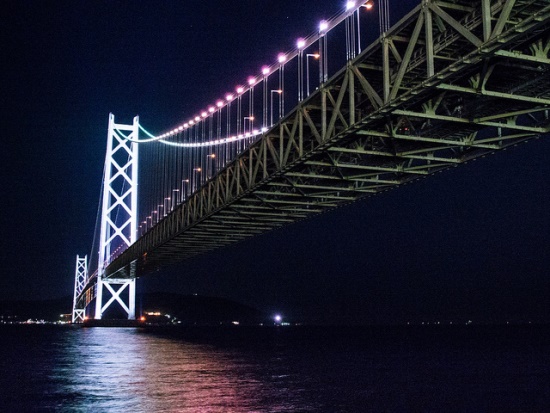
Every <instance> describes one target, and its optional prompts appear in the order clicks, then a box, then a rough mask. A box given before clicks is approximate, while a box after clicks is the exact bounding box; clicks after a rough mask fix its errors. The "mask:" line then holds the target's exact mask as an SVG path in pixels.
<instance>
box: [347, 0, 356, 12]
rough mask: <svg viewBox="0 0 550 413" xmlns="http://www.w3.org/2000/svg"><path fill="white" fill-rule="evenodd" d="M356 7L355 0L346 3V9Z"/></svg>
mask: <svg viewBox="0 0 550 413" xmlns="http://www.w3.org/2000/svg"><path fill="white" fill-rule="evenodd" d="M354 7H355V1H353V0H350V1H348V2H347V3H346V11H347V10H350V9H353V8H354Z"/></svg>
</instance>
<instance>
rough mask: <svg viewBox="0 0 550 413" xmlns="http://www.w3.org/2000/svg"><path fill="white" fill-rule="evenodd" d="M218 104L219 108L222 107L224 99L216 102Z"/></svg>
mask: <svg viewBox="0 0 550 413" xmlns="http://www.w3.org/2000/svg"><path fill="white" fill-rule="evenodd" d="M216 106H217V107H219V108H221V107H222V106H223V100H218V101H217V102H216Z"/></svg>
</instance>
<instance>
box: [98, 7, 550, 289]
mask: <svg viewBox="0 0 550 413" xmlns="http://www.w3.org/2000/svg"><path fill="white" fill-rule="evenodd" d="M549 31H550V4H549V3H548V1H547V0H507V1H505V2H504V1H500V0H481V1H479V0H454V1H452V2H451V1H448V2H445V1H439V0H424V1H422V3H421V4H420V5H418V6H417V7H416V8H415V9H414V10H412V11H411V12H410V13H409V14H407V15H406V16H405V17H404V18H403V19H402V20H401V21H400V22H398V23H397V24H396V25H395V26H393V27H392V28H391V29H390V30H389V31H388V32H386V33H385V34H384V37H382V38H381V39H379V40H378V41H377V42H374V43H373V44H371V45H370V46H369V47H367V49H365V50H364V51H363V52H362V53H361V54H360V55H359V56H357V57H356V58H355V59H353V60H351V61H349V62H348V64H347V66H346V67H345V68H343V69H341V70H340V71H339V72H338V73H336V74H335V75H334V76H333V77H332V78H331V79H329V80H328V81H327V82H326V83H324V84H323V85H322V86H321V87H320V88H319V90H317V91H316V92H315V93H313V94H312V95H310V96H309V97H308V98H307V99H305V100H304V101H302V102H301V103H300V105H299V106H298V107H296V108H295V109H294V110H293V111H292V112H291V113H289V114H288V115H287V116H286V117H285V118H283V119H281V121H280V122H279V123H278V124H277V125H275V126H274V127H272V129H271V130H269V131H267V132H266V133H265V134H264V135H263V136H262V137H261V139H259V140H258V141H257V142H255V143H254V144H253V145H252V146H251V147H250V148H248V150H246V151H245V152H243V153H242V154H240V155H239V157H238V158H237V159H235V160H234V161H233V162H232V163H231V164H229V165H227V166H226V167H225V169H223V170H222V171H220V172H219V173H218V174H217V175H216V176H215V177H213V178H211V179H210V180H209V181H208V182H207V183H206V184H205V185H204V186H203V187H202V188H200V189H199V190H198V191H197V192H196V193H195V194H194V195H193V196H191V197H190V199H189V200H188V201H187V202H186V203H185V204H182V205H180V206H179V207H178V208H177V209H176V210H175V211H174V212H172V213H171V214H170V215H168V216H167V217H165V218H164V219H163V220H161V221H160V222H159V223H158V224H157V225H156V226H155V227H153V228H152V229H151V230H150V231H149V232H147V233H146V234H145V235H144V236H143V237H142V238H140V239H139V240H138V241H137V242H136V243H134V244H133V245H132V246H131V247H130V248H128V250H127V251H126V252H124V253H123V254H122V255H121V256H120V257H119V258H117V259H116V260H115V261H114V262H113V263H112V264H111V265H110V266H109V267H108V268H107V269H106V275H107V276H114V275H116V276H117V277H130V278H131V277H135V276H137V275H140V274H146V273H149V272H151V271H152V270H153V269H156V268H157V266H158V265H160V264H161V263H164V262H165V261H176V260H180V259H184V258H187V257H190V256H194V255H196V254H199V253H202V252H204V251H206V250H211V249H212V248H214V247H219V246H223V245H227V244H229V243H232V242H236V241H239V240H242V239H245V238H246V237H248V236H250V232H248V231H245V230H244V228H246V227H245V226H244V225H243V226H242V227H240V228H241V229H239V230H235V233H234V234H233V235H234V236H232V237H228V236H227V235H222V234H225V233H222V232H221V231H219V232H216V231H215V230H212V231H208V232H207V233H205V232H204V231H200V228H202V227H204V226H205V225H206V226H208V225H210V224H211V223H215V224H213V225H220V223H221V224H222V225H224V224H223V223H224V218H223V217H224V215H229V216H231V220H230V222H229V221H228V223H227V225H229V226H230V228H233V226H234V225H238V222H239V220H240V219H243V218H246V219H249V220H250V221H251V222H256V221H258V220H259V219H260V218H259V216H258V215H256V216H254V215H253V214H245V213H241V214H238V213H236V212H235V209H236V207H234V205H251V204H254V203H257V202H261V204H262V205H265V206H268V207H269V208H272V209H273V212H270V214H271V213H272V214H275V215H274V216H273V217H272V218H275V219H282V221H281V222H280V223H279V224H280V225H283V224H285V223H286V222H287V221H286V220H288V222H293V221H295V220H299V219H302V217H303V216H304V215H310V214H307V213H304V212H303V211H302V210H303V209H304V208H305V209H308V208H310V207H311V208H313V209H314V210H315V212H313V211H312V214H313V213H318V211H319V210H325V209H327V208H333V207H336V206H338V205H341V204H343V203H348V202H351V201H354V200H356V199H359V198H363V197H365V196H369V195H372V194H376V193H378V192H381V191H385V190H387V189H388V188H391V187H394V186H398V185H401V184H403V183H407V182H409V181H412V180H415V179H418V178H419V177H422V176H427V175H430V174H433V173H434V172H437V171H440V170H442V169H445V168H448V167H450V166H455V165H457V164H460V163H463V162H466V161H467V160H469V159H473V158H476V157H479V156H483V155H485V154H487V153H490V152H494V151H498V150H500V149H503V148H505V147H507V146H510V145H515V144H517V143H519V142H523V141H526V140H529V139H533V138H537V137H540V136H543V135H546V134H547V132H548V131H549V125H550V121H549V116H548V107H549V103H550V65H549V63H548V60H549V50H550V46H549ZM534 75H536V77H537V81H536V83H534V82H533V77H534ZM282 208H284V210H283V209H282ZM293 208H295V210H294V212H293V211H292V209H293ZM299 209H301V210H299ZM276 214H280V215H276ZM284 214H287V215H286V216H285V215H284ZM288 214H294V215H295V216H292V217H289V216H288ZM237 216H238V217H239V219H236V217H237ZM283 217H284V218H283ZM262 222H264V221H262ZM210 228H212V229H213V228H214V227H210ZM216 228H217V227H216ZM266 230H267V229H266ZM239 231H241V232H239ZM199 241H200V242H199ZM176 251H181V252H180V253H177V252H176ZM144 257H146V258H144ZM131 264H133V267H132V269H130V266H131Z"/></svg>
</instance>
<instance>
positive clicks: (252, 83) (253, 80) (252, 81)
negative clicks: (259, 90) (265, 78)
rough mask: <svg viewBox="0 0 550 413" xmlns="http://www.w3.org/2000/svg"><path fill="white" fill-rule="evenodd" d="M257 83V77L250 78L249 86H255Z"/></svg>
mask: <svg viewBox="0 0 550 413" xmlns="http://www.w3.org/2000/svg"><path fill="white" fill-rule="evenodd" d="M255 83H256V78H255V77H249V78H248V84H249V85H250V86H253V85H254V84H255Z"/></svg>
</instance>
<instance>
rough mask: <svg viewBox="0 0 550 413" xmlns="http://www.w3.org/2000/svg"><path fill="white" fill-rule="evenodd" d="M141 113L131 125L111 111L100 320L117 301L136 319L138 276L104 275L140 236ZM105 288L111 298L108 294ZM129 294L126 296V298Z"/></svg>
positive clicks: (97, 308)
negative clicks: (139, 143) (139, 142)
mask: <svg viewBox="0 0 550 413" xmlns="http://www.w3.org/2000/svg"><path fill="white" fill-rule="evenodd" d="M138 133H139V117H138V116H136V117H134V122H133V124H131V125H122V124H116V123H115V117H114V115H113V114H112V113H111V114H109V131H108V136H107V154H106V156H105V169H104V172H103V195H102V208H101V231H100V240H99V257H98V270H97V283H96V305H95V319H96V320H100V319H101V318H102V316H103V314H104V312H105V310H107V308H108V307H109V306H110V305H111V304H113V303H114V302H117V303H118V304H120V306H121V307H122V309H123V310H124V311H125V312H126V313H127V314H128V319H129V320H134V319H135V296H136V280H135V278H133V279H124V278H116V277H109V278H106V277H105V269H106V268H107V266H108V265H109V264H110V263H111V261H112V260H113V259H114V258H116V256H117V255H118V254H120V253H122V252H123V251H124V250H125V249H126V248H128V247H129V246H130V245H131V244H133V243H134V242H135V241H136V238H137V219H138V211H137V186H138V144H137V143H136V142H132V141H133V140H135V141H137V139H138ZM104 289H105V290H106V292H107V294H110V298H109V299H108V300H107V302H106V303H103V299H104V298H107V297H106V295H105V294H104V292H105V291H104ZM125 298H126V299H125Z"/></svg>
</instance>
